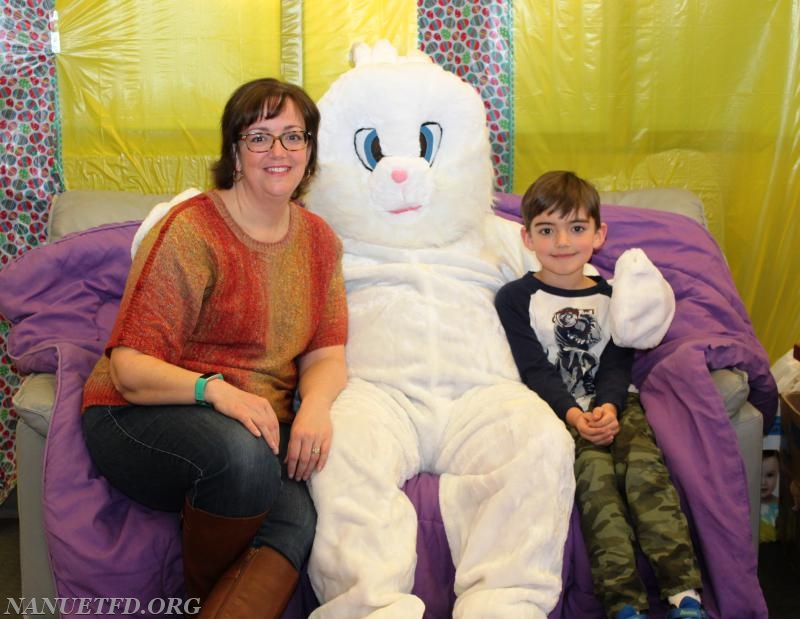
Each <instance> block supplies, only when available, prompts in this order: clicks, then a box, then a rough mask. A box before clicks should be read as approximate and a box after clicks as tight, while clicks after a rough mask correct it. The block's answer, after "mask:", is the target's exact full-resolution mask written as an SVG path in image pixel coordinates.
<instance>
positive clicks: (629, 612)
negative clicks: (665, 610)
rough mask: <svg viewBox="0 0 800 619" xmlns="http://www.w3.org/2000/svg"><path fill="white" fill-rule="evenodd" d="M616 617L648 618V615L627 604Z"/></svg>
mask: <svg viewBox="0 0 800 619" xmlns="http://www.w3.org/2000/svg"><path fill="white" fill-rule="evenodd" d="M614 619H647V615H643V614H642V613H640V612H639V611H638V610H636V609H635V608H634V607H633V606H631V605H630V604H625V606H623V607H622V608H620V609H619V612H617V615H616V617H615V618H614Z"/></svg>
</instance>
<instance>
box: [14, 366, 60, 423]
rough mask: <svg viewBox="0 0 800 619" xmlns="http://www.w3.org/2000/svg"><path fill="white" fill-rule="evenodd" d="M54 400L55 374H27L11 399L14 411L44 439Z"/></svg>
mask: <svg viewBox="0 0 800 619" xmlns="http://www.w3.org/2000/svg"><path fill="white" fill-rule="evenodd" d="M55 399H56V376H55V374H44V373H42V374H29V375H28V376H26V377H25V378H24V380H23V381H22V384H21V385H20V386H19V389H17V392H16V393H15V394H14V396H13V397H12V399H11V402H12V403H13V405H14V410H16V411H17V414H18V415H19V416H20V418H22V419H23V420H24V421H25V423H27V424H28V425H29V426H30V427H31V428H32V429H33V430H35V431H36V432H37V433H38V434H39V435H41V436H43V437H46V436H47V429H48V428H49V426H50V419H51V417H52V415H53V405H54V403H55Z"/></svg>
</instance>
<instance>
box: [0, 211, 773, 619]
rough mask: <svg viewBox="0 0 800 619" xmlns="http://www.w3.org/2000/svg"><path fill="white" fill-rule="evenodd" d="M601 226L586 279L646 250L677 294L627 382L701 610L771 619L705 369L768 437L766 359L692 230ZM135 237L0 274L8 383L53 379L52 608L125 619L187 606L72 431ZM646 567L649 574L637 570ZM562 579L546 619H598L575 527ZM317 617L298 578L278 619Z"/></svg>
mask: <svg viewBox="0 0 800 619" xmlns="http://www.w3.org/2000/svg"><path fill="white" fill-rule="evenodd" d="M518 199H519V198H518V197H512V196H506V197H505V200H504V201H502V202H501V204H500V205H499V207H500V209H501V210H503V209H505V211H506V216H508V214H509V213H511V214H512V215H513V214H516V211H515V208H516V201H518ZM603 215H604V218H605V220H606V221H607V222H608V223H609V227H610V233H609V238H608V241H607V243H606V246H605V247H604V248H603V250H602V251H601V252H600V253H599V254H598V255H597V257H596V261H595V263H596V265H597V267H598V268H599V269H600V270H601V271H602V272H604V273H605V274H608V273H609V271H610V270H611V269H613V264H614V261H615V260H616V257H617V256H618V255H619V254H620V253H621V252H622V251H623V250H624V249H626V248H628V247H642V248H643V249H644V250H645V251H646V252H647V253H648V255H649V256H650V257H651V259H652V260H653V261H654V262H655V263H656V264H657V265H658V266H659V268H661V270H662V272H663V273H664V275H665V276H666V277H667V279H668V280H669V281H670V283H671V284H672V286H673V288H674V290H675V293H676V297H677V302H678V305H677V313H676V318H675V321H674V323H673V325H672V327H671V329H670V331H669V333H668V335H667V337H666V339H665V342H664V343H663V344H662V345H660V346H659V347H658V348H656V349H655V350H653V351H650V352H648V353H646V354H642V355H640V356H639V358H638V359H637V362H636V366H635V380H636V382H637V384H638V385H639V386H640V388H641V389H642V390H643V396H642V399H643V402H644V404H645V406H646V408H647V410H648V417H649V418H650V420H651V423H652V425H653V427H654V429H655V432H656V434H657V436H658V439H659V443H660V444H661V446H662V448H663V449H664V453H665V456H666V458H667V461H668V464H669V466H670V469H671V471H672V472H673V475H674V477H675V481H676V484H677V485H678V487H679V490H680V491H681V494H682V497H683V498H684V499H685V504H686V506H687V513H688V515H689V519H690V522H691V524H692V528H693V533H694V534H695V535H696V541H697V543H698V548H699V549H700V551H701V555H702V560H703V561H702V562H703V573H704V579H705V590H704V599H705V602H706V605H707V606H708V607H709V610H710V612H711V616H712V617H725V618H726V619H739V618H740V619H750V618H759V619H766V617H767V611H766V605H765V603H764V599H763V596H762V594H761V589H760V587H759V584H758V579H757V574H756V568H757V559H756V556H755V553H754V551H753V548H752V544H751V541H750V525H749V515H748V514H749V512H748V499H747V492H746V482H745V475H744V467H743V463H742V461H741V458H740V456H739V453H738V449H737V448H736V444H737V441H736V436H735V433H734V431H733V428H732V427H731V424H730V422H729V420H728V418H727V414H726V413H725V410H724V408H723V405H722V401H721V398H720V397H719V395H718V394H717V392H716V390H715V388H714V385H713V383H712V381H711V379H710V377H709V374H708V370H707V368H718V367H731V366H735V367H739V368H741V369H743V370H744V371H746V372H747V373H748V375H749V377H750V383H751V395H750V399H751V402H752V403H753V404H754V405H755V406H756V407H758V408H759V409H760V410H762V412H764V414H765V425H766V426H768V425H769V423H770V422H771V416H772V415H774V413H775V410H776V402H777V393H776V389H775V384H774V381H773V380H772V377H771V375H770V373H769V362H768V359H767V356H766V354H765V352H764V350H763V348H762V346H761V345H760V344H759V342H758V341H757V340H756V339H755V336H754V334H753V330H752V326H751V324H750V322H749V319H748V317H747V314H746V312H745V310H744V308H743V306H742V303H741V301H740V299H739V296H738V293H737V291H736V289H735V287H734V285H733V283H732V281H731V278H730V275H729V272H728V269H727V266H726V265H725V262H724V259H723V258H722V256H721V254H720V252H719V250H718V248H717V246H716V244H715V243H714V241H713V240H712V239H711V237H710V236H709V235H708V234H707V233H706V232H705V231H704V230H703V229H702V228H701V227H700V226H699V225H696V224H694V222H692V221H691V220H689V219H687V218H685V217H681V216H679V215H671V214H668V213H661V212H654V211H644V210H641V209H634V208H630V207H612V206H607V207H604V210H603ZM137 227H138V222H130V223H126V224H112V225H109V226H105V227H102V228H97V229H94V230H90V231H87V232H83V233H78V234H76V235H72V236H70V237H67V238H65V239H63V240H62V241H59V242H57V243H54V244H52V245H49V246H42V247H39V248H36V249H34V250H31V251H29V252H28V253H26V254H24V255H23V256H22V257H21V258H19V259H18V260H17V261H15V262H14V263H12V264H11V265H9V266H7V267H6V268H4V269H3V270H2V271H0V314H2V315H3V316H5V317H6V318H7V319H8V320H9V321H10V322H11V324H12V329H11V332H10V333H9V337H8V353H9V355H10V356H11V357H12V359H14V360H15V362H16V365H17V367H18V368H19V370H20V371H21V372H55V373H56V375H57V394H56V407H55V410H54V413H53V418H52V422H51V425H50V431H49V435H48V440H47V447H46V452H45V459H44V520H45V529H46V535H47V542H48V547H49V550H50V555H51V562H52V566H53V571H54V575H55V580H56V587H57V592H58V595H59V596H60V597H65V598H75V597H84V598H103V597H105V598H108V597H127V598H136V599H137V600H138V601H139V604H140V606H139V608H140V610H141V612H137V613H136V614H139V615H140V616H143V617H147V616H160V613H159V612H158V610H159V606H160V604H159V603H157V602H156V603H154V602H152V601H153V600H158V599H159V598H161V599H163V598H168V597H176V596H180V595H181V593H182V586H183V585H182V568H181V561H180V538H179V531H178V520H177V518H176V516H175V515H174V514H165V513H160V512H153V511H151V510H147V509H145V508H143V507H141V506H139V505H137V504H134V503H132V502H131V501H130V500H128V499H127V498H126V497H124V496H123V495H121V494H120V493H119V492H117V491H116V490H114V489H113V488H111V487H110V486H109V485H108V484H107V483H106V482H105V480H104V479H102V478H100V477H98V475H97V472H96V471H95V469H94V467H93V466H92V463H91V461H90V459H89V457H88V454H87V452H86V449H85V447H84V443H83V439H82V437H81V433H80V422H79V405H80V401H81V391H82V386H83V381H84V380H85V378H86V376H88V373H89V372H90V371H91V368H92V366H93V364H94V362H95V360H96V359H97V358H98V356H99V355H100V354H101V351H102V348H103V345H104V343H105V340H106V338H107V336H108V334H109V332H110V328H111V325H112V323H113V320H114V316H115V313H116V311H117V307H118V302H119V295H120V294H121V292H122V288H123V286H124V281H125V277H126V275H127V271H128V268H129V266H130V258H129V248H130V241H131V239H132V237H133V234H134V232H135V230H136V228H137ZM720 445H724V446H725V448H723V449H720V447H719V446H720ZM406 492H407V494H408V495H409V497H410V498H411V500H412V502H413V503H414V504H415V506H416V507H417V510H418V514H419V521H420V529H419V534H418V539H417V549H418V554H419V560H418V565H417V572H416V582H415V591H416V593H417V594H419V595H420V596H421V597H422V598H423V600H425V602H426V606H427V611H426V619H444V618H445V617H449V616H450V609H451V605H452V601H453V593H452V583H453V567H452V564H451V561H450V556H449V551H448V546H447V541H446V539H445V536H444V529H443V526H442V524H441V515H440V513H439V508H438V480H437V478H436V477H435V476H432V475H420V476H419V477H416V478H414V479H412V480H410V481H409V482H408V484H407V486H406ZM641 568H642V571H643V572H644V573H647V572H648V568H647V566H646V565H645V564H644V563H643V564H642V565H641ZM563 577H564V593H563V595H562V599H561V600H560V601H559V604H558V606H557V607H556V608H555V609H554V610H553V612H552V613H551V614H550V617H551V618H552V619H556V618H563V619H577V618H581V619H584V618H593V617H596V618H597V619H600V618H601V617H602V616H603V612H602V609H601V607H600V605H599V604H598V602H597V601H596V599H595V598H594V596H593V594H592V587H591V580H590V577H589V572H588V563H587V559H586V552H585V549H584V547H583V540H582V538H581V535H580V529H579V527H578V526H577V519H576V517H575V514H573V518H572V522H571V527H570V535H569V538H568V540H567V546H566V548H565V561H564V571H563ZM648 579H649V580H650V581H651V580H652V579H651V577H650V576H648ZM443 592H444V593H443ZM653 602H654V608H655V609H656V610H654V611H653V612H651V617H653V618H656V619H657V618H658V617H663V607H659V606H658V603H657V601H656V600H653ZM315 605H316V601H315V599H314V596H313V592H312V591H311V588H310V585H309V584H308V581H307V579H306V578H303V579H301V586H300V587H299V588H298V591H297V593H296V594H295V596H294V598H293V599H292V601H291V603H290V606H289V608H288V609H287V610H286V612H285V613H284V619H302V618H304V617H305V616H306V615H307V613H308V612H309V611H310V610H311V609H312V608H313V607H314V606H315ZM150 611H152V612H150ZM71 616H72V615H70V614H67V615H65V617H71ZM76 616H77V615H76ZM96 616H105V615H104V614H103V613H99V614H97V615H96ZM109 616H110V615H109Z"/></svg>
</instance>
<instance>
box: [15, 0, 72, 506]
mask: <svg viewBox="0 0 800 619" xmlns="http://www.w3.org/2000/svg"><path fill="white" fill-rule="evenodd" d="M53 7H54V2H53V0H45V1H40V0H3V6H2V13H0V141H2V143H3V145H4V148H3V150H2V151H0V231H2V237H0V269H1V268H3V267H5V266H6V265H8V264H9V263H10V262H11V261H13V260H14V259H15V258H16V257H17V256H19V255H21V254H22V253H24V252H25V251H26V250H28V249H30V248H31V247H35V246H37V245H39V244H40V243H43V242H44V241H45V239H46V227H47V215H48V212H49V206H50V201H51V199H52V197H53V195H55V194H56V193H58V192H59V191H61V187H62V182H61V174H60V172H59V163H58V156H57V153H58V148H57V143H58V140H57V137H58V122H57V109H56V106H57V88H56V69H55V62H54V57H53V53H52V51H51V48H50V20H51V17H52V13H53ZM0 294H3V293H2V291H0ZM8 330H9V325H8V322H7V321H6V320H5V319H4V318H2V317H0V503H2V502H4V501H5V500H6V498H8V495H9V494H10V492H11V491H12V490H13V488H14V486H15V484H16V466H15V460H14V436H15V433H16V425H17V417H16V414H15V412H14V410H13V408H12V405H11V395H12V394H13V393H14V391H15V390H16V388H17V386H18V385H19V383H20V377H19V375H18V374H17V372H16V370H15V368H14V366H13V365H12V363H11V360H10V359H9V357H8V355H7V354H6V337H7V335H8Z"/></svg>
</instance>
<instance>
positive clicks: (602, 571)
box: [570, 393, 701, 617]
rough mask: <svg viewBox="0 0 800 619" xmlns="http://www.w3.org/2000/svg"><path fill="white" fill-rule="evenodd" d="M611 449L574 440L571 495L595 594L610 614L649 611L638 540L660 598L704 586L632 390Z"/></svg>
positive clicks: (675, 495) (680, 514) (676, 502)
mask: <svg viewBox="0 0 800 619" xmlns="http://www.w3.org/2000/svg"><path fill="white" fill-rule="evenodd" d="M619 424H620V431H619V434H618V435H617V437H616V438H615V439H614V442H613V443H612V444H611V445H610V446H609V447H597V446H595V445H592V444H591V443H589V442H588V441H586V440H584V439H582V438H580V436H579V435H578V434H577V432H576V431H575V429H574V428H572V427H570V432H572V436H573V438H575V478H576V489H575V499H576V502H577V504H578V509H579V511H580V517H581V530H582V532H583V536H584V539H585V541H586V548H587V550H588V552H589V562H590V564H591V568H592V580H593V582H594V588H595V594H596V595H597V596H598V597H599V598H600V599H601V600H602V602H603V605H604V607H605V609H606V612H607V613H608V616H609V617H614V616H615V615H616V613H617V611H618V610H619V609H620V608H621V607H622V606H623V605H625V604H631V605H632V606H634V607H635V608H637V609H639V610H644V609H646V608H647V606H648V603H647V590H646V588H645V586H644V584H643V583H642V581H641V579H640V577H639V575H638V572H637V570H636V544H637V542H638V545H639V547H640V548H641V550H642V552H643V553H644V555H645V556H646V557H647V559H648V560H649V562H650V565H651V566H652V568H653V572H654V573H655V576H656V579H657V582H658V586H659V591H660V594H661V597H662V598H666V597H667V596H669V595H673V594H675V593H679V592H681V591H684V590H686V589H699V588H700V587H701V580H700V571H699V568H698V565H697V560H696V558H695V554H694V549H693V548H692V541H691V538H690V537H689V528H688V524H687V522H686V517H685V516H684V514H683V512H682V511H681V506H680V502H679V499H678V493H677V491H676V490H675V487H674V486H673V485H672V481H671V480H670V477H669V472H668V471H667V467H666V465H665V464H664V459H663V456H662V455H661V450H660V449H659V448H658V445H656V441H655V437H654V435H653V430H652V428H651V427H650V424H649V423H648V422H647V419H646V418H645V414H644V410H643V409H642V406H641V404H640V402H639V396H638V395H637V394H635V393H631V394H629V395H628V401H627V404H626V407H625V410H624V411H622V414H621V415H620V416H619Z"/></svg>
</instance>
